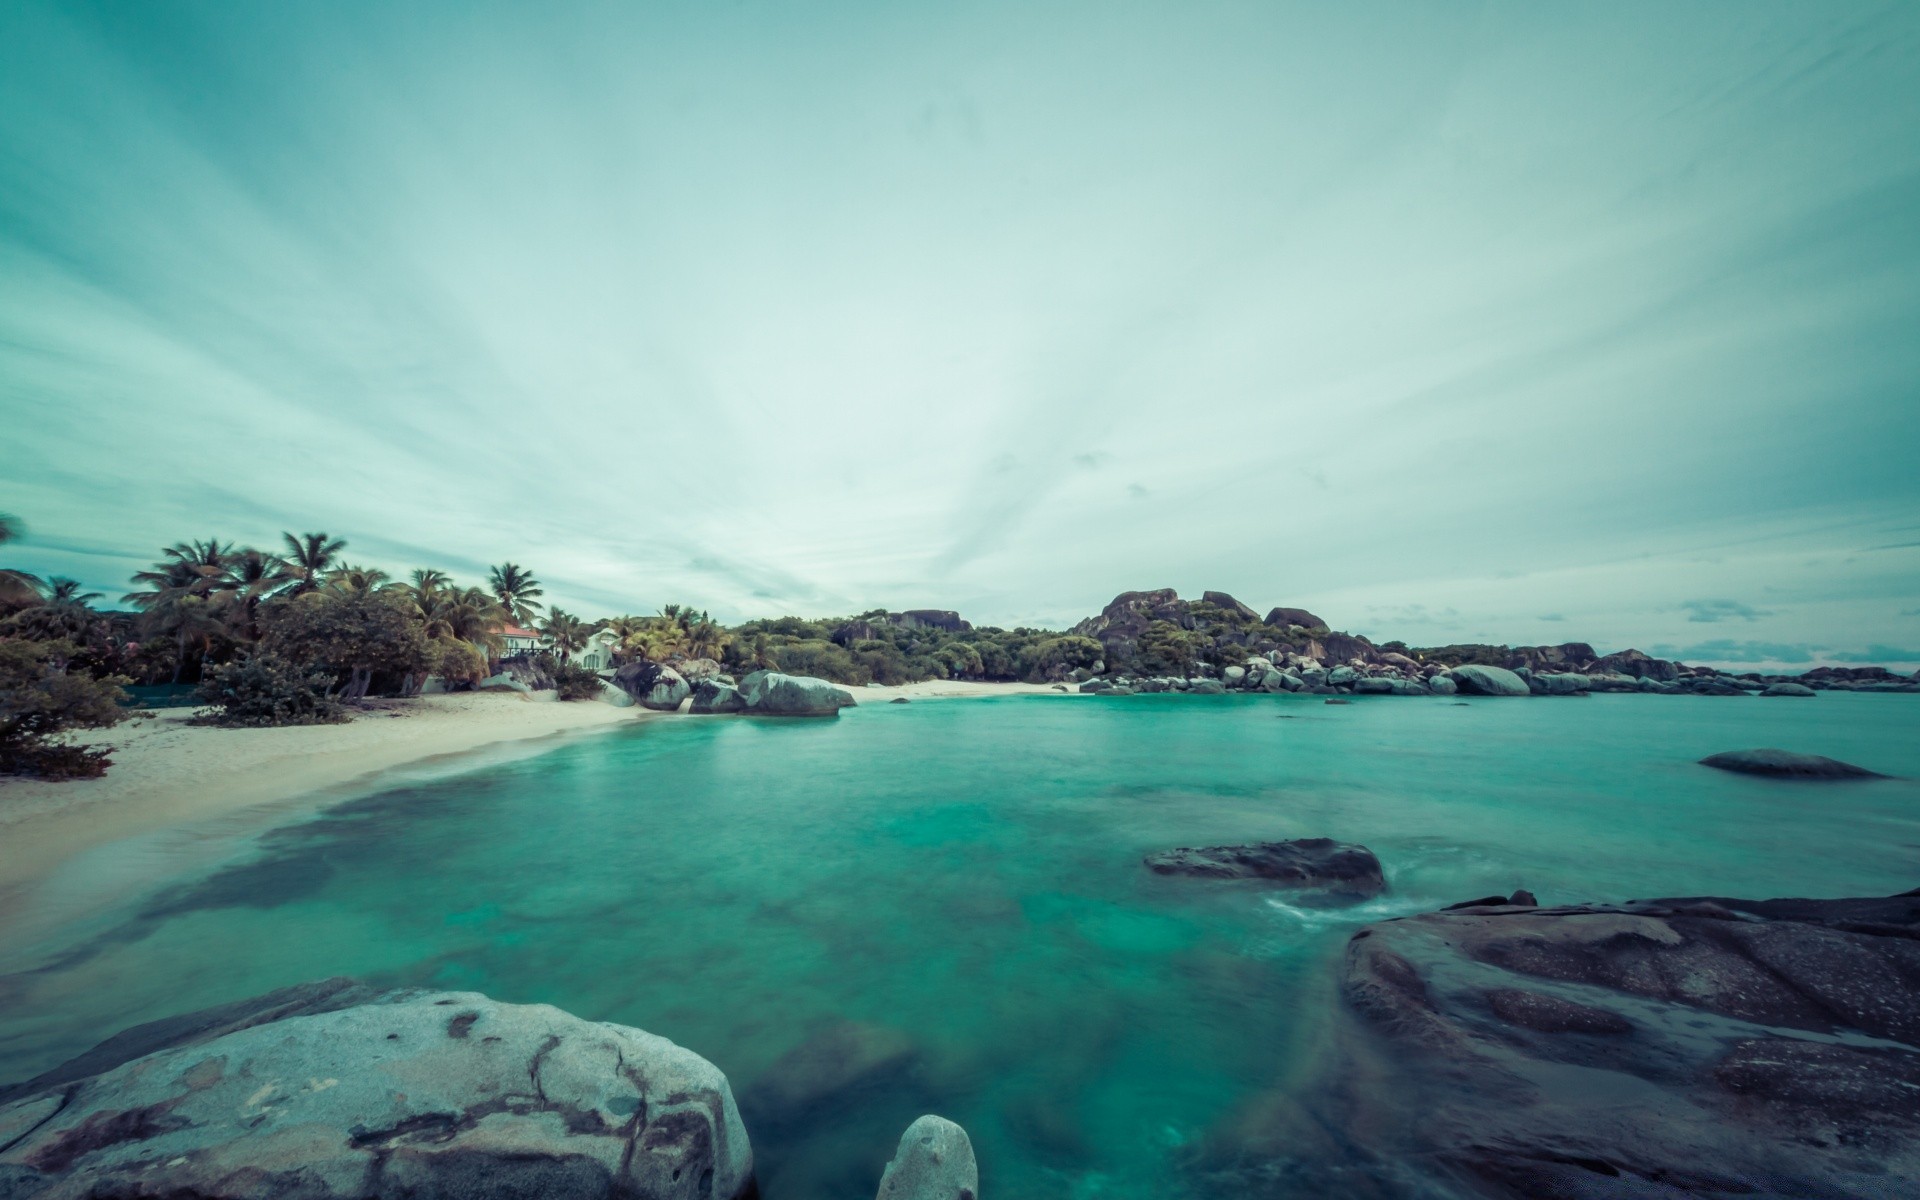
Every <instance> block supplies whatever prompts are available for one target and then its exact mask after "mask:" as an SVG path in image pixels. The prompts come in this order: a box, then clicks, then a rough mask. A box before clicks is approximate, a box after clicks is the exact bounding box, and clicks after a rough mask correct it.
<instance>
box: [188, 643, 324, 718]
mask: <svg viewBox="0 0 1920 1200" xmlns="http://www.w3.org/2000/svg"><path fill="white" fill-rule="evenodd" d="M332 684H333V680H332V678H331V677H330V676H329V675H328V674H327V673H326V672H325V671H317V670H313V669H311V668H308V667H303V666H300V665H298V664H296V663H294V662H293V661H292V660H291V659H287V658H283V657H281V656H280V655H279V654H276V653H274V652H273V651H271V650H261V651H257V652H255V653H253V654H250V655H248V656H247V657H246V658H243V659H240V660H238V661H236V662H230V663H226V664H223V665H221V666H218V667H215V668H213V669H212V670H211V671H209V672H208V673H207V674H206V676H205V677H204V678H203V679H202V680H201V681H200V689H199V696H200V699H202V700H204V701H206V703H207V704H209V705H211V706H213V707H214V708H215V709H216V710H217V711H216V712H215V713H214V714H213V715H211V716H208V717H202V718H198V720H200V721H203V722H204V723H206V724H209V725H225V726H229V727H241V726H261V725H331V724H337V723H339V722H341V721H345V720H346V719H347V709H346V706H345V705H343V704H341V703H340V702H339V701H338V700H335V699H334V698H333V697H332V696H331V695H329V694H328V693H329V691H330V689H331V687H332Z"/></svg>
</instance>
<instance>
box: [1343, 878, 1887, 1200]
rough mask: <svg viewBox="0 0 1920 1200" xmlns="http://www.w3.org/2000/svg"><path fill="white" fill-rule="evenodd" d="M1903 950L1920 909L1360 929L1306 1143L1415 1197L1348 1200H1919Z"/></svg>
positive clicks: (1470, 914)
mask: <svg viewBox="0 0 1920 1200" xmlns="http://www.w3.org/2000/svg"><path fill="white" fill-rule="evenodd" d="M1917 939H1920V892H1910V893H1907V894H1905V895H1901V896H1895V897H1891V898H1888V899H1851V900H1764V901H1747V900H1730V899H1724V898H1717V897H1715V898H1687V899H1672V900H1652V901H1643V902H1634V903H1629V904H1622V905H1583V906H1575V907H1564V908H1547V909H1539V908H1530V907H1520V906H1515V905H1511V904H1488V905H1484V906H1479V907H1468V908H1463V909H1456V910H1451V911H1446V912H1441V913H1430V914H1427V915H1424V916H1418V917H1408V918H1402V919H1400V920H1394V921H1385V922H1381V923H1379V924H1375V925H1371V926H1368V927H1367V928H1365V929H1362V930H1361V931H1359V932H1358V933H1356V934H1355V935H1354V936H1353V938H1352V940H1351V941H1350V942H1349V943H1348V947H1347V955H1346V962H1345V967H1344V970H1343V978H1342V990H1343V992H1344V995H1345V998H1346V1001H1347V1003H1348V1006H1349V1009H1350V1011H1351V1013H1353V1014H1354V1015H1355V1016H1357V1018H1358V1020H1357V1021H1355V1022H1353V1023H1351V1024H1344V1025H1341V1026H1339V1027H1338V1029H1337V1030H1336V1034H1337V1036H1336V1037H1335V1038H1333V1039H1331V1040H1332V1044H1333V1045H1334V1046H1335V1047H1336V1049H1335V1050H1334V1052H1333V1054H1332V1058H1331V1060H1330V1061H1329V1062H1328V1063H1327V1064H1326V1066H1327V1076H1326V1088H1327V1092H1326V1094H1327V1095H1329V1096H1330V1097H1331V1098H1332V1105H1331V1111H1330V1112H1329V1113H1328V1114H1327V1120H1328V1124H1329V1126H1330V1127H1333V1128H1339V1129H1341V1130H1344V1131H1346V1132H1347V1133H1349V1134H1350V1135H1351V1136H1352V1137H1353V1138H1354V1139H1355V1141H1356V1142H1357V1143H1358V1145H1357V1146H1352V1147H1349V1153H1350V1154H1352V1155H1353V1156H1354V1157H1371V1159H1372V1160H1373V1161H1374V1162H1377V1163H1397V1164H1400V1166H1401V1169H1402V1170H1404V1171H1406V1172H1408V1173H1411V1174H1413V1175H1414V1176H1416V1177H1418V1178H1421V1179H1423V1180H1424V1181H1425V1183H1424V1187H1423V1189H1416V1188H1408V1189H1405V1190H1404V1192H1403V1191H1401V1190H1393V1191H1382V1192H1379V1193H1373V1192H1369V1193H1368V1194H1382V1195H1388V1194H1390V1195H1401V1194H1406V1195H1414V1194H1418V1195H1422V1196H1424V1195H1430V1194H1435V1195H1437V1194H1446V1195H1461V1194H1464V1195H1472V1196H1485V1197H1500V1198H1503V1200H1507V1198H1514V1197H1535V1196H1538V1197H1566V1198H1573V1197H1595V1198H1599V1197H1620V1198H1626V1197H1636V1198H1640V1197H1682V1196H1767V1197H1841V1196H1863V1197H1864V1196H1876V1197H1879V1196H1884V1197H1892V1196H1902V1195H1920V940H1917ZM1387 1173H1389V1172H1387V1171H1384V1170H1383V1171H1382V1172H1381V1174H1387Z"/></svg>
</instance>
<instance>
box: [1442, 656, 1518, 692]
mask: <svg viewBox="0 0 1920 1200" xmlns="http://www.w3.org/2000/svg"><path fill="white" fill-rule="evenodd" d="M1447 674H1449V675H1450V676H1452V677H1453V682H1454V684H1455V685H1456V686H1458V687H1459V689H1460V690H1461V691H1463V692H1465V693H1467V694H1468V695H1470V696H1525V695H1528V694H1529V692H1530V689H1529V688H1528V687H1527V683H1526V681H1525V680H1524V679H1521V678H1520V677H1519V676H1518V675H1515V674H1514V673H1513V672H1512V671H1509V670H1507V669H1506V668H1505V667H1488V666H1482V665H1480V664H1478V663H1468V664H1466V665H1465V666H1459V667H1455V668H1454V669H1453V670H1451V671H1449V672H1447Z"/></svg>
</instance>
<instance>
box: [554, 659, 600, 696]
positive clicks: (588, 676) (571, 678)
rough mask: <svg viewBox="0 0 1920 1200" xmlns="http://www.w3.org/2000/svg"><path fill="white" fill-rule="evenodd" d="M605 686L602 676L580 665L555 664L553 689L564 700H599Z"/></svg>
mask: <svg viewBox="0 0 1920 1200" xmlns="http://www.w3.org/2000/svg"><path fill="white" fill-rule="evenodd" d="M603 686H605V685H604V683H603V681H602V680H601V678H600V674H599V672H597V671H594V670H592V669H590V668H588V667H583V666H580V665H579V664H578V663H555V664H554V665H553V687H554V690H555V691H556V692H558V693H559V694H560V699H562V700H597V699H599V697H600V689H601V688H602V687H603Z"/></svg>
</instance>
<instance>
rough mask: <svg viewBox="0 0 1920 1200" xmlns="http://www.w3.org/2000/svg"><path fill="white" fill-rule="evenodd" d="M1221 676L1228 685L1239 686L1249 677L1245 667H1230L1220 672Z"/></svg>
mask: <svg viewBox="0 0 1920 1200" xmlns="http://www.w3.org/2000/svg"><path fill="white" fill-rule="evenodd" d="M1220 678H1221V680H1222V682H1224V683H1225V684H1226V685H1227V686H1228V687H1239V686H1240V685H1241V683H1243V682H1245V680H1246V678H1247V669H1246V668H1245V667H1228V668H1227V669H1226V670H1224V671H1222V672H1220Z"/></svg>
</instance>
